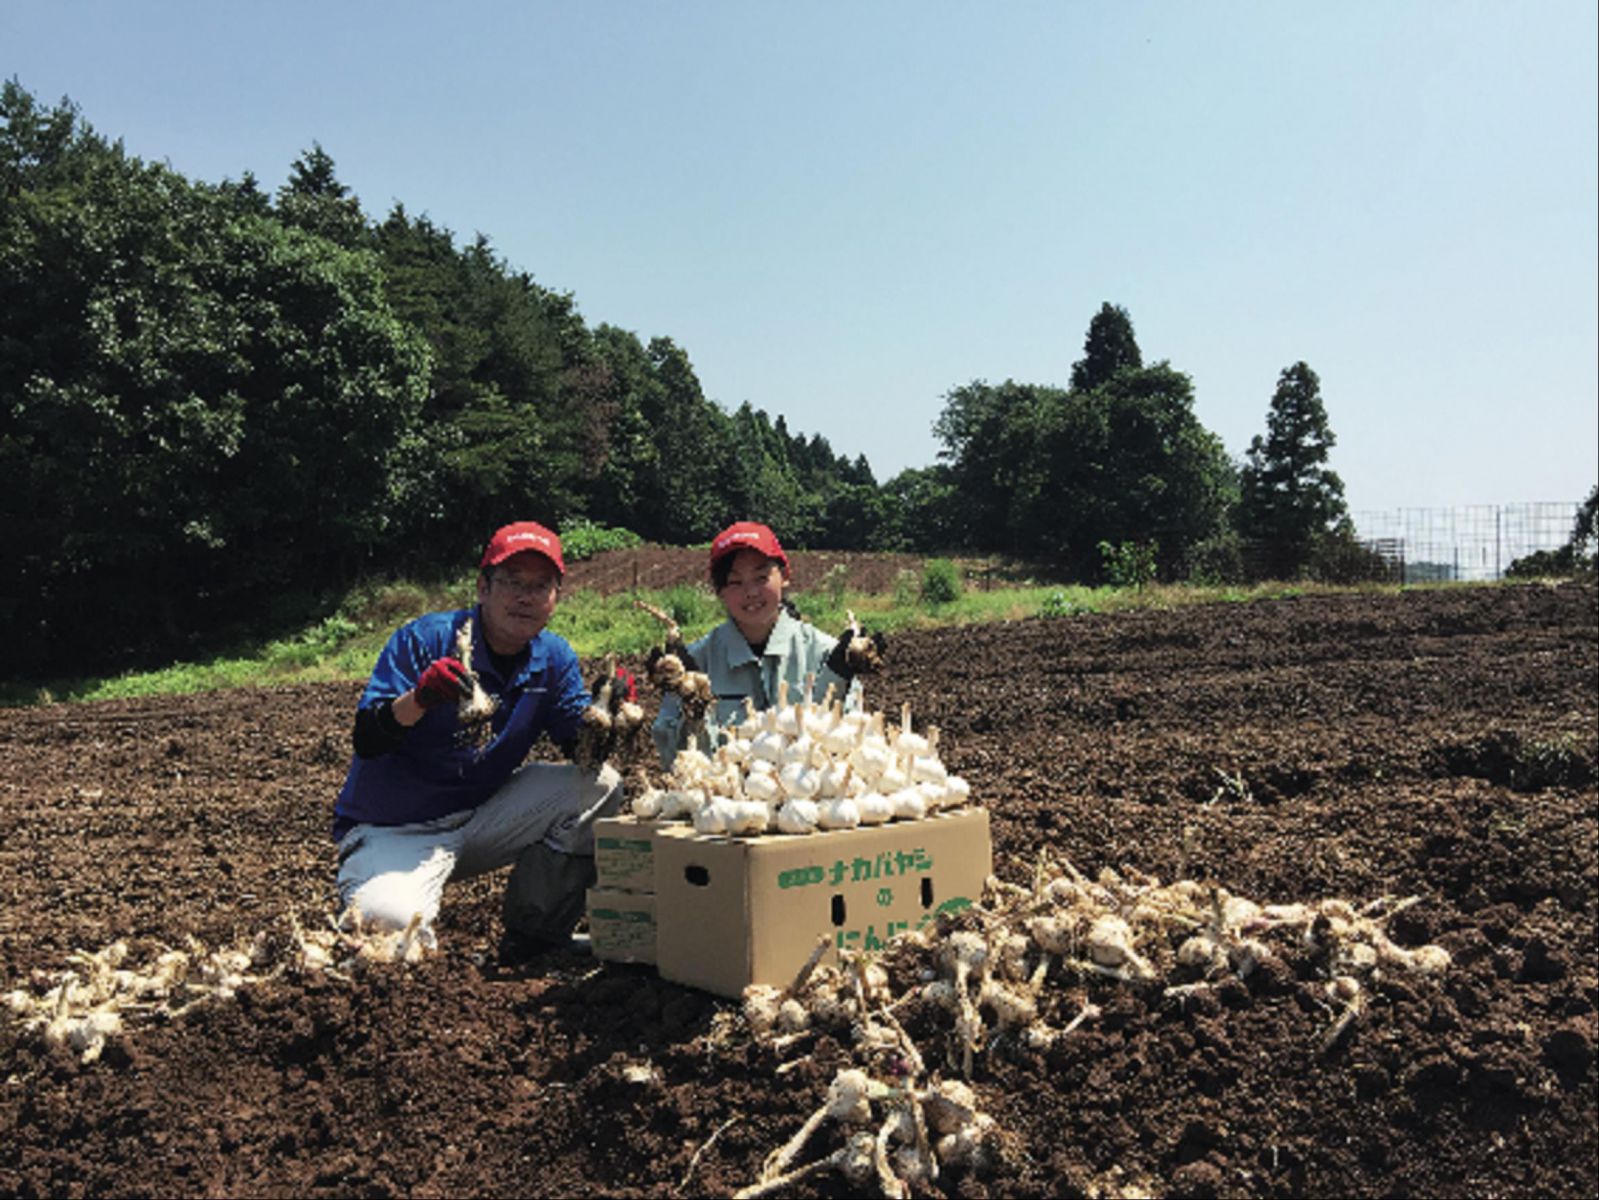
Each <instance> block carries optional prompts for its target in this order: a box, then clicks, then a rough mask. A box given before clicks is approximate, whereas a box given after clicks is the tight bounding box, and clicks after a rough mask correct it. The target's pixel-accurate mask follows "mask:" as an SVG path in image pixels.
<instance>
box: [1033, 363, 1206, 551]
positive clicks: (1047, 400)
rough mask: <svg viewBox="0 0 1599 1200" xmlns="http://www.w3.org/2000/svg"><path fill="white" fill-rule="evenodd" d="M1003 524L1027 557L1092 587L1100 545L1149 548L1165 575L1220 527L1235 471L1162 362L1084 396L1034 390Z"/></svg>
mask: <svg viewBox="0 0 1599 1200" xmlns="http://www.w3.org/2000/svg"><path fill="white" fill-rule="evenodd" d="M1040 395H1041V403H1040V405H1039V408H1038V413H1037V417H1036V419H1035V422H1034V425H1033V429H1032V436H1031V438H1030V440H1029V443H1028V447H1027V451H1026V454H1027V459H1026V462H1025V463H1024V464H1023V466H1022V468H1021V472H1020V474H1021V478H1022V480H1023V484H1024V486H1023V487H1022V488H1021V489H1019V490H1018V492H1017V495H1016V497H1015V504H1014V509H1013V512H1012V514H1011V518H1010V525H1011V527H1012V529H1013V530H1014V538H1015V540H1016V543H1017V544H1018V546H1019V547H1021V548H1022V550H1023V552H1024V553H1026V554H1028V555H1033V556H1040V557H1046V558H1049V559H1052V560H1054V561H1056V562H1058V563H1060V564H1061V565H1062V566H1063V567H1064V568H1065V569H1066V570H1067V571H1068V572H1069V573H1070V574H1073V575H1076V576H1078V577H1082V578H1099V577H1101V576H1102V574H1103V570H1104V560H1103V558H1102V557H1101V555H1100V552H1099V545H1100V543H1101V542H1109V543H1110V544H1112V545H1113V546H1119V545H1122V544H1123V543H1156V544H1158V546H1159V554H1158V559H1157V563H1158V568H1159V572H1160V574H1161V575H1162V576H1163V577H1168V578H1169V577H1172V576H1174V575H1176V574H1178V573H1179V572H1180V570H1181V566H1182V564H1183V563H1184V562H1185V561H1186V560H1187V557H1188V555H1189V553H1190V551H1191V550H1192V548H1193V547H1194V546H1195V545H1197V544H1198V543H1200V542H1202V541H1204V540H1205V539H1207V538H1210V537H1213V536H1214V535H1215V534H1216V533H1217V532H1218V531H1219V530H1220V529H1221V528H1222V526H1223V522H1224V517H1225V514H1226V511H1227V507H1228V505H1229V503H1230V501H1231V498H1232V492H1233V474H1232V465H1231V463H1230V462H1229V461H1228V459H1227V455H1226V451H1225V449H1224V448H1223V446H1222V444H1221V441H1220V439H1218V438H1217V437H1216V436H1215V434H1213V433H1211V432H1210V431H1209V430H1207V429H1205V428H1204V426H1203V425H1201V424H1200V422H1199V420H1198V418H1197V417H1195V415H1194V411H1193V383H1192V381H1191V380H1190V379H1189V377H1188V376H1187V375H1185V374H1183V373H1182V372H1180V371H1177V370H1174V369H1173V368H1172V367H1171V365H1170V364H1169V363H1165V362H1160V363H1156V364H1155V365H1154V366H1152V367H1144V368H1139V369H1136V370H1125V371H1121V372H1119V373H1118V374H1117V375H1116V376H1115V377H1114V378H1113V379H1111V380H1110V381H1109V382H1108V383H1106V384H1103V385H1101V386H1100V387H1099V388H1098V389H1096V390H1094V391H1091V392H1075V391H1074V392H1069V393H1067V392H1061V391H1059V390H1058V389H1048V390H1045V391H1043V392H1041V394H1040Z"/></svg>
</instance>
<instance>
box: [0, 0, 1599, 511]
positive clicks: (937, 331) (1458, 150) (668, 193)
mask: <svg viewBox="0 0 1599 1200" xmlns="http://www.w3.org/2000/svg"><path fill="white" fill-rule="evenodd" d="M1596 44H1599V28H1596V5H1595V4H1594V2H1593V0H1533V2H1531V3H1509V2H1504V3H1491V4H1490V3H1478V2H1474V0H1430V2H1427V3H1406V2H1394V0H1382V2H1375V0H1339V2H1338V3H1333V4H1326V3H1317V4H1313V3H1308V2H1304V3H1300V2H1284V0H1273V2H1269V3H1252V2H1227V3H1221V2H1214V3H1212V2H1178V0H1165V2H1159V3H1138V2H1118V3H1111V2H1109V0H1052V2H1050V3H1036V4H1022V3H987V2H984V3H977V2H976V0H973V2H971V3H965V4H950V3H938V2H933V0H915V2H887V0H874V2H872V3H866V4H860V3H812V4H796V3H792V2H786V3H763V2H751V0H738V2H726V3H648V4H646V3H605V2H601V0H593V2H588V3H575V2H574V3H561V4H547V3H532V2H528V3H510V2H505V3H484V4H471V3H461V4H450V5H445V4H436V5H434V4H429V5H423V4H407V3H402V2H398V0H388V2H385V3H354V2H347V0H319V2H318V3H315V4H307V3H301V2H298V0H293V2H290V0H277V2H274V3H271V4H252V5H247V4H244V3H217V2H214V0H207V2H204V3H201V2H184V3H179V2H168V0H163V2H161V3H133V2H131V0H123V2H119V3H94V4H90V3H75V2H72V0H53V2H51V3H44V2H43V0H37V2H31V3H23V2H21V0H8V2H6V3H4V4H3V5H0V72H3V73H4V75H6V76H7V77H11V76H14V77H16V78H17V79H18V80H19V81H20V82H21V83H22V84H23V86H24V87H26V88H27V89H28V90H30V91H31V92H33V93H34V94H35V95H36V96H38V97H39V98H40V99H41V100H42V101H46V102H51V103H53V102H54V101H56V100H58V99H60V98H61V97H62V96H63V95H66V96H70V97H71V98H72V99H73V100H74V101H76V102H77V103H78V104H79V105H80V106H81V107H82V109H83V113H84V115H85V117H86V118H87V119H88V120H89V121H90V122H91V123H92V124H93V125H94V126H95V127H96V129H98V130H99V131H100V132H102V133H104V134H106V135H108V136H111V137H120V138H122V139H123V141H124V143H125V144H126V146H127V148H128V150H129V151H130V152H131V153H134V154H137V155H139V156H141V157H144V158H151V159H165V160H167V161H169V162H170V163H171V164H172V165H173V166H174V167H176V168H177V169H178V170H180V171H182V172H183V173H185V174H186V175H188V176H190V177H191V178H196V179H204V180H210V181H216V180H220V179H222V178H224V177H232V178H237V177H239V176H240V175H242V174H243V173H244V172H245V171H247V170H248V171H253V172H254V173H255V174H256V176H257V177H258V178H259V179H260V180H261V182H262V184H263V185H264V186H266V187H268V188H270V189H276V188H277V187H278V186H279V185H281V184H282V182H283V181H284V179H285V178H286V176H287V174H288V170H289V166H290V164H291V163H292V162H293V160H294V159H295V158H296V157H297V156H298V155H299V154H300V153H301V152H302V151H303V150H305V149H307V148H309V147H310V146H311V144H312V143H313V141H317V142H320V143H321V144H322V146H323V148H324V149H326V150H327V151H328V153H329V154H331V155H332V156H333V158H334V160H335V162H336V163H337V166H338V170H339V174H340V177H341V179H342V180H343V181H344V182H345V183H346V184H347V185H349V186H350V188H351V189H352V190H353V191H354V192H355V194H356V195H357V196H359V198H360V199H361V201H362V203H363V205H364V206H365V208H366V210H367V212H368V214H369V215H370V216H374V217H381V216H383V215H384V214H385V213H386V212H387V211H388V209H389V208H390V206H391V205H392V204H393V203H394V202H395V201H400V202H403V203H404V204H405V206H406V207H407V209H408V210H410V211H411V212H413V213H423V212H425V213H427V214H428V215H429V216H431V217H432V218H433V219H434V221H436V222H437V223H439V224H441V225H443V226H446V227H448V228H450V229H452V230H454V231H455V233H456V234H457V236H458V238H460V239H462V240H464V239H467V238H470V237H471V236H472V235H473V234H475V233H478V232H481V233H483V234H485V235H487V236H488V237H489V238H490V239H491V241H492V242H493V244H494V245H495V247H496V248H497V250H498V251H499V252H500V253H501V254H502V255H503V256H504V257H505V258H506V259H507V260H508V261H509V262H510V263H511V264H512V265H513V266H514V267H516V268H518V269H522V270H526V271H529V272H531V273H532V274H533V275H534V276H535V277H536V278H537V279H538V280H539V281H540V282H541V283H543V284H544V285H546V286H548V287H552V288H555V289H558V290H561V291H569V292H571V293H573V294H574V295H575V297H576V299H577V302H578V304H579V306H580V309H581V311H582V313H583V315H584V316H585V318H586V319H587V320H588V321H589V323H590V324H591V325H592V324H599V323H601V322H608V323H610V324H613V325H618V326H621V327H623V328H626V329H631V330H633V331H634V332H636V333H638V334H639V335H640V336H641V337H643V338H646V339H647V338H649V337H652V336H656V335H665V336H669V337H671V338H673V339H675V340H676V341H677V342H678V343H679V344H680V345H681V346H682V347H684V349H685V350H686V351H687V352H688V354H689V356H690V358H691V359H692V360H693V362H694V365H695V368H696V370H697V372H698V374H699V377H700V380H701V382H702V384H703V385H704V387H705V391H706V394H707V395H709V396H710V397H711V398H713V399H714V400H716V401H718V402H720V403H721V404H723V405H724V406H726V407H727V408H729V409H731V408H735V407H737V406H738V405H739V404H740V403H741V402H743V401H745V400H748V401H750V402H751V403H752V404H754V405H755V406H756V407H759V408H764V409H765V410H766V411H767V412H768V413H771V414H772V415H773V416H774V417H775V416H776V415H777V414H782V415H784V416H785V417H786V418H787V419H788V423H789V428H790V429H791V430H794V431H797V432H804V433H821V434H823V435H824V436H825V437H826V438H827V439H828V440H829V441H830V442H831V443H832V445H833V447H834V449H835V450H839V451H842V452H845V453H848V454H851V455H854V454H857V453H864V454H866V455H867V456H868V458H869V459H870V461H871V463H872V466H873V468H874V470H875V471H876V473H877V475H878V478H879V479H886V478H887V477H889V476H891V475H892V474H894V473H895V472H897V471H899V470H901V469H902V468H905V467H912V466H926V465H929V464H931V463H932V462H934V461H935V458H936V454H937V450H938V444H937V442H936V440H935V439H934V437H933V435H932V428H931V427H932V423H933V421H934V419H935V418H936V417H937V416H938V413H939V412H940V411H941V409H942V407H943V398H944V396H945V394H946V393H947V392H948V391H950V389H952V388H954V387H958V386H960V385H961V384H964V383H967V382H969V381H971V380H973V379H986V380H989V381H990V382H995V383H997V382H1000V381H1002V380H1004V379H1006V378H1013V379H1016V380H1019V381H1023V382H1028V383H1050V384H1060V385H1064V384H1065V383H1066V382H1067V380H1068V378H1069V376H1070V372H1071V364H1072V363H1073V361H1075V360H1076V359H1077V358H1079V357H1081V354H1082V344H1083V336H1084V334H1085V332H1086V330H1087V327H1088V322H1089V320H1090V319H1091V318H1092V316H1093V315H1094V313H1095V312H1096V311H1098V309H1099V306H1100V304H1101V303H1102V302H1103V301H1106V300H1109V301H1112V302H1114V303H1118V304H1121V305H1123V306H1125V307H1126V308H1127V309H1128V311H1129V312H1130V313H1131V315H1132V317H1133V322H1134V325H1135V328H1136V331H1137V335H1138V341H1139V345H1140V346H1141V347H1142V349H1143V352H1144V357H1145V360H1146V361H1152V360H1156V359H1169V360H1170V361H1171V362H1172V364H1173V365H1174V366H1176V367H1177V368H1178V369H1180V370H1183V371H1185V372H1187V373H1188V374H1189V375H1190V376H1192V378H1193V380H1194V384H1195V390H1196V396H1197V412H1198V415H1199V418H1200V420H1201V421H1202V422H1203V423H1204V424H1205V425H1206V426H1207V427H1208V428H1210V429H1212V430H1213V431H1215V432H1216V433H1217V434H1218V435H1219V436H1220V437H1221V438H1222V440H1223V441H1224V442H1225V443H1226V446H1227V448H1228V450H1229V451H1230V452H1231V453H1232V454H1234V455H1235V456H1241V455H1242V454H1243V452H1244V451H1245V450H1246V449H1247V447H1248V444H1249V440H1250V438H1251V437H1252V436H1254V435H1255V434H1257V433H1259V432H1261V431H1263V429H1264V426H1265V416H1266V410H1267V405H1268V403H1269V401H1270V398H1271V394H1272V391H1273V388H1274V387H1275V385H1276V381H1277V376H1278V374H1279V373H1280V372H1281V371H1282V370H1283V368H1285V367H1287V366H1289V365H1291V364H1292V363H1294V362H1295V361H1298V360H1301V359H1303V360H1304V361H1306V362H1308V363H1309V364H1310V365H1311V366H1312V367H1313V368H1314V369H1315V370H1316V371H1317V373H1318V374H1319V375H1320V376H1321V381H1322V395H1323V399H1324V400H1325V402H1326V405H1327V410H1328V413H1329V416H1330V418H1331V421H1332V426H1333V429H1334V431H1335V432H1336V434H1337V436H1338V445H1337V447H1336V448H1335V449H1334V451H1333V458H1332V466H1333V467H1334V468H1335V469H1336V470H1338V471H1339V472H1340V473H1341V474H1342V476H1343V478H1344V481H1345V485H1346V489H1347V498H1348V501H1349V504H1350V506H1351V508H1354V509H1357V510H1360V509H1381V508H1390V507H1395V506H1400V505H1406V506H1419V505H1453V504H1467V503H1500V502H1513V501H1525V500H1579V499H1582V498H1583V497H1585V496H1586V495H1587V493H1588V491H1589V489H1590V488H1591V487H1592V486H1593V485H1594V482H1595V480H1596V478H1599V366H1596V361H1599V334H1596V330H1599V216H1596V214H1599V186H1596V178H1599V128H1596V111H1599V80H1596V61H1595V60H1596V51H1595V47H1596Z"/></svg>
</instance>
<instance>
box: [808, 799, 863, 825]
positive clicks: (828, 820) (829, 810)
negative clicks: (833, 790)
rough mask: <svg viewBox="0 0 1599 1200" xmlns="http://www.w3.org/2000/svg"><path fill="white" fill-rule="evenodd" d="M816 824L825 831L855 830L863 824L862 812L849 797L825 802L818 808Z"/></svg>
mask: <svg viewBox="0 0 1599 1200" xmlns="http://www.w3.org/2000/svg"><path fill="white" fill-rule="evenodd" d="M816 823H817V824H818V825H820V826H821V827H822V828H823V829H854V828H855V827H856V826H857V825H859V824H860V823H861V810H860V809H859V808H857V807H856V806H855V801H853V800H851V799H850V798H849V797H848V796H837V797H835V798H833V799H832V800H823V801H822V802H821V803H820V804H818V805H817V806H816Z"/></svg>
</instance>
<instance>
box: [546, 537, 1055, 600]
mask: <svg viewBox="0 0 1599 1200" xmlns="http://www.w3.org/2000/svg"><path fill="white" fill-rule="evenodd" d="M788 558H789V567H790V569H791V574H792V582H793V585H794V588H795V590H796V591H800V592H803V591H806V590H808V589H811V588H815V587H819V586H821V585H822V581H823V580H824V579H826V578H827V577H828V574H829V572H831V571H834V570H836V569H838V568H840V567H842V568H843V570H844V586H846V587H848V588H849V589H851V590H852V591H857V592H869V593H874V594H886V593H889V592H892V591H893V590H894V588H895V586H896V585H897V584H898V582H899V578H900V574H901V572H908V573H909V574H910V575H911V576H912V577H913V578H914V579H915V580H917V581H919V580H920V579H921V574H922V568H923V567H924V566H925V565H926V562H927V560H926V559H924V558H922V557H921V556H919V555H915V554H878V553H871V554H868V553H859V552H854V551H847V550H791V551H789V552H788ZM956 563H957V565H958V566H959V567H960V568H961V570H962V571H963V573H964V574H965V575H966V576H967V578H968V580H969V581H970V582H971V583H972V585H973V586H977V587H983V586H988V585H990V584H991V583H992V582H993V581H994V580H995V579H996V578H998V577H1000V576H1003V575H1010V574H1020V573H1023V572H1024V571H1025V570H1027V568H1025V567H1023V566H1021V565H1018V564H1012V565H1010V566H1006V565H1003V564H1001V563H1000V562H998V561H997V560H990V559H957V560H956ZM705 582H706V551H704V550H695V549H688V548H685V547H681V546H640V547H638V548H637V549H634V550H608V551H606V552H605V553H603V554H596V555H595V556H594V557H593V558H589V559H584V560H583V561H581V562H574V563H572V564H570V565H569V567H568V569H567V575H566V587H567V588H569V589H573V590H577V589H583V590H590V591H597V592H602V593H604V594H606V595H610V594H611V593H613V592H624V591H628V590H630V589H635V588H669V587H676V586H678V585H679V584H702V583H705ZM914 586H915V585H914V584H913V588H914Z"/></svg>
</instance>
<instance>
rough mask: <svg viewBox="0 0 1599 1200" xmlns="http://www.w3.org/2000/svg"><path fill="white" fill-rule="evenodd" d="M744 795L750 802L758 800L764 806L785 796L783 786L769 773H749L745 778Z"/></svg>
mask: <svg viewBox="0 0 1599 1200" xmlns="http://www.w3.org/2000/svg"><path fill="white" fill-rule="evenodd" d="M744 794H745V795H746V796H748V797H749V798H750V799H751V800H759V801H761V802H762V803H765V804H775V803H777V802H778V801H780V800H782V799H783V797H784V795H786V793H785V792H784V791H783V785H782V784H780V783H779V782H778V781H777V776H776V775H774V774H773V773H772V772H770V771H761V772H751V773H750V774H749V775H747V776H745V778H744Z"/></svg>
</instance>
